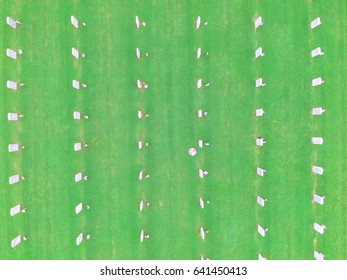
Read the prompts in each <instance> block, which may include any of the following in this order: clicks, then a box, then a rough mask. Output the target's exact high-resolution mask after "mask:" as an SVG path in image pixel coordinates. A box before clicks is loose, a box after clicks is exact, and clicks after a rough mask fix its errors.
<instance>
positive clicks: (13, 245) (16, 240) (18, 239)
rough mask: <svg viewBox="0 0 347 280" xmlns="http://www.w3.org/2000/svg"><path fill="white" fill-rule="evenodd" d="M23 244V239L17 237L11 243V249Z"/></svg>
mask: <svg viewBox="0 0 347 280" xmlns="http://www.w3.org/2000/svg"><path fill="white" fill-rule="evenodd" d="M21 242H22V237H21V236H20V235H18V236H17V237H15V238H13V239H12V241H11V247H12V248H14V247H16V246H17V245H19V244H20V243H21Z"/></svg>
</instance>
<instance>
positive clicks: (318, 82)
mask: <svg viewBox="0 0 347 280" xmlns="http://www.w3.org/2000/svg"><path fill="white" fill-rule="evenodd" d="M323 83H324V81H323V79H322V77H318V78H315V79H313V80H312V86H313V87H317V86H320V85H322V84H323Z"/></svg>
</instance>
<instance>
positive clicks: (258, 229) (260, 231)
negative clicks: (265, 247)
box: [257, 225, 266, 237]
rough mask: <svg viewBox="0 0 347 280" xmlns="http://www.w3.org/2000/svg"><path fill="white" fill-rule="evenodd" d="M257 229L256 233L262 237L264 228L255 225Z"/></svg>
mask: <svg viewBox="0 0 347 280" xmlns="http://www.w3.org/2000/svg"><path fill="white" fill-rule="evenodd" d="M257 231H258V233H259V234H260V235H261V236H262V237H265V233H266V231H265V229H264V228H263V227H262V226H260V225H257Z"/></svg>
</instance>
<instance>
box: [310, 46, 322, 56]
mask: <svg viewBox="0 0 347 280" xmlns="http://www.w3.org/2000/svg"><path fill="white" fill-rule="evenodd" d="M323 54H324V52H323V51H322V49H321V48H316V49H314V50H312V51H311V57H316V56H319V55H323Z"/></svg>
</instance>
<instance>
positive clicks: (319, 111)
mask: <svg viewBox="0 0 347 280" xmlns="http://www.w3.org/2000/svg"><path fill="white" fill-rule="evenodd" d="M324 112H325V110H324V109H323V108H322V107H318V108H313V109H312V111H311V114H312V115H313V116H317V115H323V113H324Z"/></svg>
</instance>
